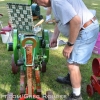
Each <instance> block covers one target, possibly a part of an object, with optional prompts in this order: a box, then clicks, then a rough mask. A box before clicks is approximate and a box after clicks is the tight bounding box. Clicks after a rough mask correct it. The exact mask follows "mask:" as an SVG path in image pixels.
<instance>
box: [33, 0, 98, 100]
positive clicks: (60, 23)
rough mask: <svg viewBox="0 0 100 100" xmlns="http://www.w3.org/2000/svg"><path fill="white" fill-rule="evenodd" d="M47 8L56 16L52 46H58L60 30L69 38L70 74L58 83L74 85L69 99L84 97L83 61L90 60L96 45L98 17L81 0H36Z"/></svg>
mask: <svg viewBox="0 0 100 100" xmlns="http://www.w3.org/2000/svg"><path fill="white" fill-rule="evenodd" d="M35 2H36V3H37V4H38V5H40V6H44V7H50V6H51V8H52V12H53V14H54V17H55V19H56V22H57V24H56V26H55V30H54V34H53V35H52V38H51V40H50V47H55V46H56V44H57V38H58V36H59V33H60V32H61V33H62V34H64V35H65V36H66V37H68V42H67V44H66V45H65V47H64V49H63V55H64V56H65V58H66V59H67V68H68V70H69V73H70V74H68V77H67V78H66V77H64V78H58V79H57V80H58V82H62V83H64V82H65V83H66V80H67V79H68V81H69V82H70V80H71V85H72V90H73V91H72V93H71V95H70V96H69V97H68V98H67V99H66V100H82V96H81V73H80V67H79V66H80V64H86V63H87V61H88V60H89V59H90V57H91V54H92V50H93V47H94V45H95V42H96V39H97V36H98V32H99V24H98V21H97V19H96V17H95V16H93V14H92V13H91V12H90V11H89V10H88V8H87V7H86V6H85V4H84V3H83V1H82V0H35ZM69 77H70V79H69Z"/></svg>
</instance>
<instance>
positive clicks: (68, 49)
mask: <svg viewBox="0 0 100 100" xmlns="http://www.w3.org/2000/svg"><path fill="white" fill-rule="evenodd" d="M72 50H73V46H68V45H67V44H66V45H65V47H64V49H63V56H64V57H66V58H69V57H70V54H71V52H72Z"/></svg>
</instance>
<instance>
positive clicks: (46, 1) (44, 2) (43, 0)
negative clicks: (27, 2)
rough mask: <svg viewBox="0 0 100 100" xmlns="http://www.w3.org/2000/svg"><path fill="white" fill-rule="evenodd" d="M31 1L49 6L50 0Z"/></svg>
mask: <svg viewBox="0 0 100 100" xmlns="http://www.w3.org/2000/svg"><path fill="white" fill-rule="evenodd" d="M33 2H35V3H37V4H38V5H39V6H44V7H50V6H51V2H50V0H33Z"/></svg>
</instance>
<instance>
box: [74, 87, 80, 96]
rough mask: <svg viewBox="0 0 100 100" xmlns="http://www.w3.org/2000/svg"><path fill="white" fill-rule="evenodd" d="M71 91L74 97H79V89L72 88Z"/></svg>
mask: <svg viewBox="0 0 100 100" xmlns="http://www.w3.org/2000/svg"><path fill="white" fill-rule="evenodd" d="M72 89H73V93H74V94H75V95H76V96H79V95H80V93H81V87H79V88H72Z"/></svg>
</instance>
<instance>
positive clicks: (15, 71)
mask: <svg viewBox="0 0 100 100" xmlns="http://www.w3.org/2000/svg"><path fill="white" fill-rule="evenodd" d="M11 67H12V73H13V74H17V73H18V66H17V65H16V64H15V61H14V55H12V61H11Z"/></svg>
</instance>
